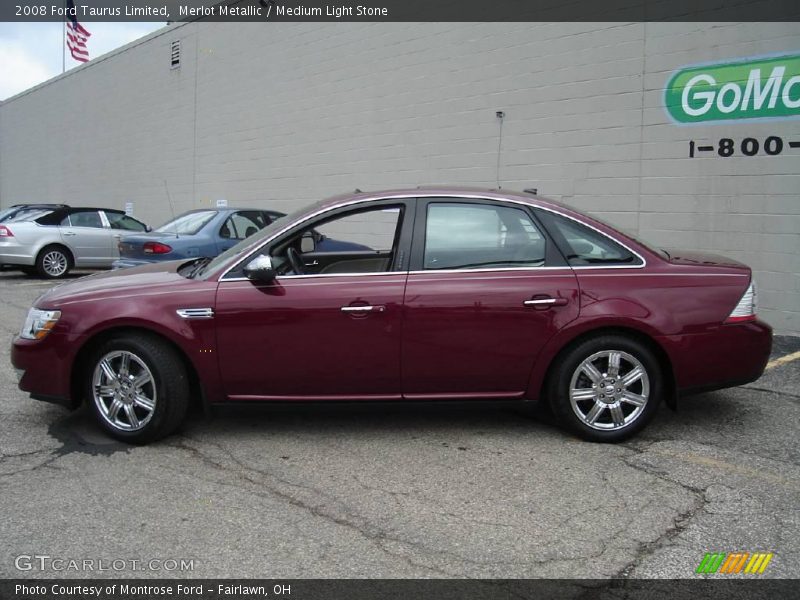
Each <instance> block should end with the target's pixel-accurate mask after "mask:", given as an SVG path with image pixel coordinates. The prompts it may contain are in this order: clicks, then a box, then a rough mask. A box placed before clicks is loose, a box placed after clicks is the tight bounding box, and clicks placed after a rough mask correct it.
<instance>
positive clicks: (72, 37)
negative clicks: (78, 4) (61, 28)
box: [65, 0, 92, 62]
mask: <svg viewBox="0 0 800 600" xmlns="http://www.w3.org/2000/svg"><path fill="white" fill-rule="evenodd" d="M67 9H68V12H67V15H68V17H67V18H68V19H69V20H68V21H67V27H66V32H65V33H66V41H67V48H69V51H70V54H72V58H74V59H75V60H77V61H80V62H87V61H88V60H89V49H88V48H87V47H86V42H88V41H89V38H90V37H91V35H92V34H91V33H89V32H88V31H86V29H85V28H84V27H83V25H81V24H80V23H78V17H77V14H76V12H75V2H73V0H67Z"/></svg>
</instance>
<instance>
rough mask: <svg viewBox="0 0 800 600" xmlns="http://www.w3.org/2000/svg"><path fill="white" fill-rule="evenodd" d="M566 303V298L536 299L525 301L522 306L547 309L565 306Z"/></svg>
mask: <svg viewBox="0 0 800 600" xmlns="http://www.w3.org/2000/svg"><path fill="white" fill-rule="evenodd" d="M566 303H567V299H566V298H534V299H533V300H525V301H524V302H523V303H522V304H524V305H525V306H538V307H541V308H546V307H548V306H564V305H565V304H566Z"/></svg>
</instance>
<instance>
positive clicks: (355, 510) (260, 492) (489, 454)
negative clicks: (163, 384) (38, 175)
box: [0, 271, 800, 578]
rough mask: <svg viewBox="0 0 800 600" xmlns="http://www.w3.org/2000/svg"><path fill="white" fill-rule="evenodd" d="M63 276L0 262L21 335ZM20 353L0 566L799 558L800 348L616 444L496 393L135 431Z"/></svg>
mask: <svg viewBox="0 0 800 600" xmlns="http://www.w3.org/2000/svg"><path fill="white" fill-rule="evenodd" d="M51 285H52V283H51V282H48V281H42V280H39V279H36V278H29V277H26V276H23V275H22V274H20V273H16V272H11V271H5V272H0V294H1V295H2V306H3V309H2V311H1V312H0V328H2V332H3V334H4V335H5V336H6V338H5V339H6V340H7V342H10V339H11V337H12V335H14V334H16V333H17V332H18V331H19V328H20V326H21V324H22V322H23V319H24V317H25V314H26V312H27V310H28V307H29V306H30V305H31V304H32V302H33V301H34V300H35V298H36V297H37V296H38V295H39V294H40V293H42V292H43V291H45V290H46V289H47V288H48V287H50V286H51ZM798 350H800V338H791V337H785V338H776V344H775V351H774V355H773V359H776V358H779V357H785V356H791V355H792V354H793V353H795V352H797V351H798ZM8 352H9V348H8V343H6V344H4V345H3V346H2V348H0V386H1V387H0V389H2V392H0V539H2V540H3V544H2V545H0V577H87V576H88V577H97V576H100V577H109V576H134V577H163V576H165V575H167V576H170V577H172V576H179V577H270V578H273V577H285V578H417V577H419V578H430V577H434V578H440V577H445V578H450V577H455V578H539V577H548V578H550V577H559V578H560V577H569V578H572V577H580V578H607V577H615V576H621V577H647V578H649V577H660V578H684V577H695V576H696V575H695V569H696V568H697V566H698V564H699V563H700V561H701V560H702V559H703V557H704V555H705V553H706V552H737V551H744V552H751V553H752V552H769V553H773V554H774V557H773V558H772V560H771V562H770V563H769V566H768V568H767V569H766V571H765V572H764V574H763V575H762V576H761V577H795V576H796V575H797V573H798V572H800V511H799V510H798V508H800V451H798V442H797V440H798V435H797V433H798V427H799V426H800V392H798V390H800V360H788V359H786V360H785V361H783V362H781V363H779V364H775V366H772V367H771V368H770V369H769V370H768V371H767V373H766V374H765V375H764V376H763V377H762V378H761V379H760V380H759V381H757V382H755V383H753V384H750V385H747V386H744V387H739V388H734V389H730V390H726V391H718V392H713V393H707V394H703V395H700V396H695V397H691V398H686V399H682V400H681V401H680V404H679V410H678V412H677V413H675V412H672V411H671V410H669V409H668V408H666V407H665V406H662V407H661V409H660V411H659V414H658V415H657V416H656V419H655V420H654V422H653V423H652V424H651V425H650V426H649V427H648V428H647V429H646V430H645V431H644V432H643V433H642V434H640V435H639V436H638V437H636V438H635V439H633V440H631V441H629V442H626V443H624V444H620V445H604V444H591V443H587V442H583V441H580V440H578V439H576V438H574V437H572V436H570V435H569V434H567V433H565V432H563V431H562V430H560V429H559V428H557V427H556V426H554V425H553V424H552V423H551V422H550V419H549V417H548V416H547V415H546V413H544V412H542V411H538V410H532V409H529V408H525V407H520V406H517V405H513V404H507V403H491V402H484V403H452V404H434V405H426V404H375V405H366V404H340V405H319V404H315V405H280V406H263V407H257V408H253V409H247V410H244V409H239V410H229V411H225V413H224V414H221V415H217V416H216V417H214V418H213V419H207V418H204V417H203V416H202V415H196V416H194V417H193V418H192V419H191V420H190V421H189V422H188V423H187V424H186V426H185V427H184V428H183V429H182V430H181V432H180V433H179V434H177V435H173V436H172V437H169V438H168V439H165V440H163V441H161V442H159V443H155V444H152V445H150V446H146V447H131V446H126V445H124V444H121V443H118V442H115V441H113V440H111V439H110V438H108V437H106V436H105V435H104V434H103V433H101V432H100V430H99V429H98V428H97V427H96V426H95V425H94V423H93V422H92V420H91V416H90V415H89V413H88V411H86V410H80V411H77V412H75V413H70V412H68V411H67V410H66V409H63V408H60V407H57V406H52V405H48V404H45V403H41V402H38V401H35V400H31V399H29V398H28V396H27V394H25V393H23V392H21V391H19V390H18V388H17V385H16V379H15V377H14V372H13V370H12V368H11V365H10V362H9V358H8ZM36 556H48V557H50V558H48V559H35V558H25V557H36ZM19 557H23V558H22V559H20V558H19ZM56 560H62V562H60V563H56V562H54V561H56ZM87 560H89V561H94V562H93V563H86V562H84V561H87ZM69 561H81V562H80V565H83V567H79V568H78V569H73V568H72V566H73V565H72V563H70V562H69ZM112 561H116V562H112ZM121 561H122V562H121ZM152 561H155V562H152ZM170 561H175V562H170ZM180 561H184V565H185V568H184V570H180V567H177V568H173V567H176V564H178V565H180ZM123 562H124V566H122V565H123ZM87 564H92V565H93V567H92V568H91V569H89V570H85V566H86V565H87ZM42 565H44V569H42V568H41V567H42ZM54 565H57V566H59V567H61V569H60V570H57V569H56V568H55V566H54ZM100 565H105V567H106V570H103V571H100V570H98V569H99V567H100ZM112 565H113V566H112ZM189 566H190V567H191V568H189ZM117 567H120V568H119V569H118V568H117ZM21 569H22V570H21ZM703 577H730V576H725V575H713V576H708V575H704V576H703Z"/></svg>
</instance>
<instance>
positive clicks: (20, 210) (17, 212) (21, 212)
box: [0, 204, 69, 223]
mask: <svg viewBox="0 0 800 600" xmlns="http://www.w3.org/2000/svg"><path fill="white" fill-rule="evenodd" d="M56 208H69V205H68V204H14V205H13V206H9V207H8V208H6V209H4V210H2V211H0V223H5V222H6V221H11V220H23V218H24V217H25V216H28V215H31V214H33V213H35V212H39V211H45V210H55V209H56ZM21 217H22V218H21Z"/></svg>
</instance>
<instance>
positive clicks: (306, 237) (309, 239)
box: [300, 231, 317, 254]
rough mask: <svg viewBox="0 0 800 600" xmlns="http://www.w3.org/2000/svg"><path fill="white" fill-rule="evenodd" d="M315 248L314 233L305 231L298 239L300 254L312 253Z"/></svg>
mask: <svg viewBox="0 0 800 600" xmlns="http://www.w3.org/2000/svg"><path fill="white" fill-rule="evenodd" d="M316 247H317V241H316V240H315V239H314V233H313V232H311V231H306V232H305V233H304V234H303V236H302V237H301V238H300V252H302V253H303V254H306V253H308V252H313V251H314V249H315V248H316Z"/></svg>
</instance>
